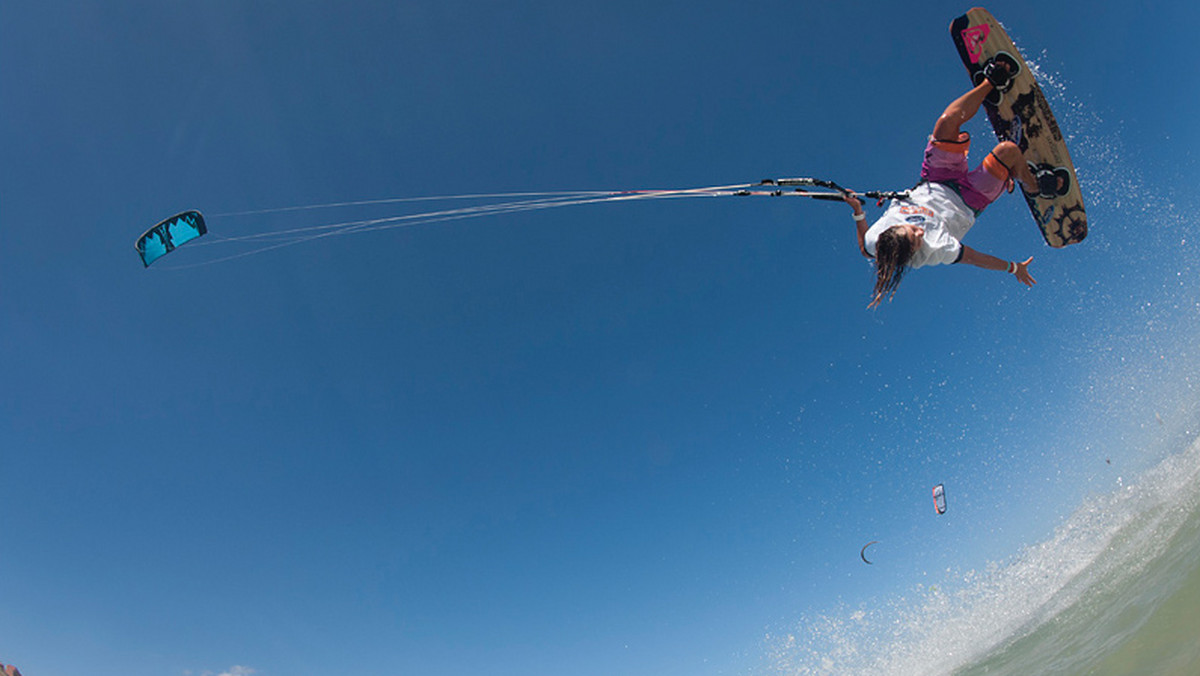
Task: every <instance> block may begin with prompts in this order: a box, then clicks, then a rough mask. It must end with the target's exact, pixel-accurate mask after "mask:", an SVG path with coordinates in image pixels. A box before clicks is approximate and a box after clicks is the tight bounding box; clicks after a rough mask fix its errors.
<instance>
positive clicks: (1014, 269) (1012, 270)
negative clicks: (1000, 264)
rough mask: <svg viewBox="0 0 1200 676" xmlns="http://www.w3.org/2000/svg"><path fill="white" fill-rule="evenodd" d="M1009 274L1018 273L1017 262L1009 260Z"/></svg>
mask: <svg viewBox="0 0 1200 676" xmlns="http://www.w3.org/2000/svg"><path fill="white" fill-rule="evenodd" d="M1008 274H1010V275H1015V274H1017V264H1016V263H1014V262H1013V261H1009V262H1008Z"/></svg>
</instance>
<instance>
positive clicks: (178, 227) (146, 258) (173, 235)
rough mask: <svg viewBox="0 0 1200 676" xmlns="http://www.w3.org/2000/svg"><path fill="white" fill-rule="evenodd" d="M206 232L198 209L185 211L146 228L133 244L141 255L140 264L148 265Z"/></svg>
mask: <svg viewBox="0 0 1200 676" xmlns="http://www.w3.org/2000/svg"><path fill="white" fill-rule="evenodd" d="M206 232H208V228H207V227H205V225H204V216H201V215H200V212H199V211H185V212H183V213H181V214H175V215H174V216H172V217H170V218H168V219H167V220H165V221H163V222H161V223H159V224H158V225H156V226H154V227H153V228H150V229H149V230H147V231H146V232H145V233H144V234H143V235H142V236H141V237H138V238H137V242H136V243H134V246H135V247H137V252H138V255H139V256H141V257H142V265H144V266H146V267H150V264H151V263H153V262H154V261H156V260H158V259H159V258H162V257H163V256H165V255H167V254H169V253H171V252H172V251H174V250H175V247H177V246H179V245H180V244H183V243H185V242H190V241H192V240H193V239H196V238H197V237H199V236H200V235H203V234H204V233H206Z"/></svg>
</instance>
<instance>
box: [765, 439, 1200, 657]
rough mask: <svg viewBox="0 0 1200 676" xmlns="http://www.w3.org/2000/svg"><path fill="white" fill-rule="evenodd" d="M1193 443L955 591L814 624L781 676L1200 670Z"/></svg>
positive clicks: (1199, 482) (1198, 482)
mask: <svg viewBox="0 0 1200 676" xmlns="http://www.w3.org/2000/svg"><path fill="white" fill-rule="evenodd" d="M1184 443H1185V447H1184V448H1182V449H1178V450H1177V451H1176V452H1175V453H1173V454H1171V455H1169V456H1168V457H1166V458H1165V459H1164V460H1162V461H1161V462H1160V463H1159V464H1158V465H1156V466H1154V467H1151V468H1150V469H1148V470H1146V471H1145V472H1144V473H1143V474H1142V475H1141V476H1140V477H1138V478H1137V479H1136V480H1134V481H1133V482H1130V483H1122V484H1121V485H1119V486H1117V487H1116V488H1115V489H1113V490H1112V491H1111V492H1108V493H1106V494H1102V495H1096V496H1092V497H1090V498H1088V499H1086V500H1085V501H1084V502H1083V503H1082V504H1080V505H1079V506H1078V508H1077V509H1076V510H1075V511H1074V512H1073V513H1072V514H1070V516H1069V517H1067V518H1066V519H1065V520H1064V521H1063V522H1062V523H1061V524H1060V525H1059V527H1058V528H1057V529H1055V531H1054V533H1053V535H1052V536H1051V537H1049V538H1048V539H1046V540H1044V541H1042V542H1039V543H1037V544H1035V545H1032V546H1029V547H1026V548H1024V549H1023V550H1022V551H1021V552H1019V553H1018V554H1017V555H1016V556H1015V557H1013V558H1012V559H1011V560H1009V561H1007V562H1005V563H1003V564H996V565H993V566H991V567H989V568H988V569H986V570H984V571H980V572H975V573H969V574H967V575H965V576H963V577H962V578H961V579H960V580H959V582H960V584H958V585H957V586H956V587H955V588H952V589H951V588H946V589H942V588H941V587H932V588H929V589H925V590H919V591H918V592H916V593H915V597H913V596H910V597H907V598H905V599H900V600H897V601H896V602H894V603H892V604H891V605H890V606H889V607H886V608H881V609H879V610H874V611H856V612H847V613H845V614H843V615H842V616H840V617H825V618H823V619H820V620H817V621H811V622H807V623H806V624H805V626H804V627H803V629H801V630H798V631H797V632H796V633H795V634H794V635H791V636H788V637H786V638H784V639H782V640H781V641H780V642H779V643H778V645H776V646H775V652H774V666H775V671H776V672H777V673H782V674H789V675H796V676H799V675H802V674H804V675H807V674H839V675H840V674H863V675H865V674H889V675H891V674H896V675H917V674H920V675H922V676H936V675H939V674H953V675H954V676H975V675H978V674H988V675H989V676H993V675H1005V676H1007V675H1013V676H1016V675H1029V674H1095V675H1097V676H1109V675H1113V676H1115V675H1134V674H1137V675H1153V674H1162V675H1171V676H1196V675H1197V674H1200V441H1195V440H1192V441H1187V442H1184Z"/></svg>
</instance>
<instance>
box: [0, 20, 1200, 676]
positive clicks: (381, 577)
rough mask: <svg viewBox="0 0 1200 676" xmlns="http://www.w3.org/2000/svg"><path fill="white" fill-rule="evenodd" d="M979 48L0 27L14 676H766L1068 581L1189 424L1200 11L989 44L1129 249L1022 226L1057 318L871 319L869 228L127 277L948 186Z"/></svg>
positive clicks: (751, 230)
mask: <svg viewBox="0 0 1200 676" xmlns="http://www.w3.org/2000/svg"><path fill="white" fill-rule="evenodd" d="M835 5H836V6H835ZM969 7H970V5H969V4H958V3H947V2H927V3H919V4H918V5H915V6H907V5H906V4H905V3H874V2H862V3H856V2H848V3H799V4H797V3H792V4H786V3H785V4H775V5H771V4H765V5H763V4H758V5H754V4H750V5H746V4H740V5H739V4H730V3H705V2H700V3H697V2H689V3H683V2H650V3H646V2H642V1H639V2H603V3H592V4H586V5H585V4H581V3H563V2H544V3H543V2H539V3H530V2H509V3H497V2H446V1H445V0H437V1H436V2H435V1H430V2H426V1H424V0H418V1H411V2H392V1H388V2H382V1H381V2H364V1H357V0H355V1H346V0H338V1H337V2H333V1H329V2H324V1H321V2H318V1H312V2H286V3H266V2H230V1H226V0H213V1H206V2H170V3H162V2H152V1H146V2H131V1H128V0H105V1H90V2H89V1H77V2H55V1H39V2H20V1H17V2H5V3H3V4H0V479H2V482H3V483H2V486H3V491H2V493H0V495H2V496H3V498H2V501H0V544H2V546H3V549H2V554H0V661H3V662H6V663H8V662H11V663H15V664H17V665H18V666H20V667H21V668H22V670H24V671H25V673H26V674H27V676H66V675H74V674H82V673H87V674H91V675H93V676H108V675H116V674H120V675H122V676H183V675H184V674H191V675H193V676H199V675H200V674H204V673H206V672H208V673H212V674H217V673H222V672H226V673H237V672H241V673H250V672H251V671H253V673H255V674H258V675H260V676H285V675H291V674H302V673H303V674H364V675H370V674H378V675H384V674H389V675H391V674H414V675H416V674H420V675H429V676H442V675H445V676H449V675H459V674H462V675H465V674H514V675H515V674H522V675H528V674H570V675H580V676H583V675H595V676H601V675H604V676H611V675H613V674H622V675H630V676H633V675H645V676H670V675H675V674H678V675H684V674H686V675H689V676H691V675H699V674H735V673H738V674H740V673H747V672H756V671H757V670H759V669H761V668H762V665H763V664H764V661H765V656H766V655H767V653H768V652H769V649H770V648H769V644H770V639H769V638H768V637H769V636H773V635H777V634H780V633H786V632H787V631H789V629H790V628H792V627H794V626H796V625H797V624H800V623H803V622H804V621H805V618H807V617H813V616H819V615H822V614H826V613H834V612H836V609H838V608H842V607H850V608H854V607H860V606H863V605H872V604H878V603H881V602H882V601H881V600H882V599H887V598H892V597H893V595H896V594H903V593H904V592H905V590H909V589H911V588H913V586H914V585H918V584H925V583H929V582H931V581H934V580H935V579H936V580H940V579H941V576H942V575H943V574H944V572H945V571H946V570H949V569H955V570H959V569H961V570H969V569H978V568H981V567H982V566H984V565H985V564H986V562H987V561H994V560H1000V559H1003V558H1004V557H1006V556H1009V555H1011V554H1012V553H1013V552H1015V551H1016V550H1017V549H1018V548H1019V547H1020V546H1021V545H1022V544H1028V543H1030V542H1034V541H1036V540H1037V539H1039V538H1041V537H1043V536H1044V535H1045V533H1047V532H1048V531H1049V529H1050V528H1052V527H1053V525H1054V524H1055V522H1056V520H1057V519H1058V518H1059V517H1060V516H1061V515H1062V514H1063V513H1064V512H1065V511H1067V510H1069V509H1070V508H1072V507H1073V506H1074V505H1075V504H1077V502H1078V499H1079V497H1080V496H1082V495H1084V494H1086V493H1087V492H1089V491H1094V490H1101V489H1104V488H1106V487H1108V486H1110V485H1111V484H1112V483H1113V482H1114V481H1116V480H1117V477H1118V476H1119V475H1121V474H1122V473H1126V474H1127V473H1128V472H1131V471H1135V470H1136V469H1137V468H1139V467H1144V466H1146V464H1147V463H1148V462H1149V459H1148V458H1146V457H1144V454H1140V453H1139V449H1141V448H1143V447H1144V445H1143V444H1142V443H1141V442H1142V440H1143V439H1144V438H1145V437H1147V435H1152V434H1159V433H1161V432H1160V430H1159V427H1160V426H1156V425H1155V423H1154V421H1155V419H1156V414H1158V418H1159V419H1160V420H1162V425H1161V426H1165V429H1167V430H1171V429H1174V428H1173V427H1172V425H1177V424H1178V425H1183V424H1184V423H1183V422H1178V418H1179V417H1180V416H1177V415H1172V413H1173V411H1176V409H1178V408H1179V407H1180V406H1182V405H1183V404H1181V403H1179V402H1180V401H1181V399H1180V398H1179V396H1178V392H1177V390H1179V389H1180V388H1184V387H1185V385H1187V384H1188V383H1190V382H1195V381H1194V376H1195V374H1196V370H1195V369H1194V366H1193V362H1192V361H1189V360H1190V359H1191V357H1190V355H1191V352H1192V346H1193V345H1194V344H1195V342H1194V337H1195V335H1196V334H1195V333H1194V326H1195V324H1196V314H1197V302H1196V292H1197V288H1196V287H1197V276H1196V273H1197V270H1196V266H1195V264H1194V263H1193V262H1192V261H1191V258H1192V257H1193V255H1192V253H1191V252H1192V251H1194V249H1195V240H1196V238H1195V237H1194V236H1193V235H1192V234H1191V227H1190V226H1191V224H1192V223H1193V220H1192V219H1191V217H1190V215H1188V214H1190V213H1191V212H1192V210H1193V208H1194V206H1195V203H1196V200H1195V197H1194V194H1193V192H1192V191H1193V188H1194V186H1195V184H1196V180H1195V179H1196V178H1197V166H1196V156H1195V152H1194V149H1195V148H1196V147H1198V146H1200V138H1198V129H1200V126H1198V125H1197V124H1196V123H1195V121H1194V110H1195V104H1196V103H1197V91H1198V90H1197V88H1196V86H1195V83H1196V82H1197V81H1200V73H1198V72H1197V70H1198V67H1197V63H1198V61H1197V59H1196V58H1194V54H1193V53H1192V52H1193V50H1192V49H1191V47H1190V45H1191V44H1192V43H1193V42H1194V39H1193V38H1194V36H1193V35H1192V31H1193V30H1194V26H1195V25H1197V22H1198V20H1200V16H1198V14H1200V12H1198V11H1197V10H1196V9H1195V8H1194V7H1193V6H1192V5H1190V4H1188V3H1158V4H1154V3H1152V4H1151V5H1150V6H1149V7H1148V8H1146V9H1140V10H1136V11H1135V10H1131V9H1129V8H1128V7H1127V4H1126V3H1116V2H1102V3H1049V4H1047V3H1043V2H1017V3H1011V4H1010V5H1008V6H1005V7H1002V8H1000V7H996V8H993V9H994V11H995V12H996V14H997V16H998V18H999V19H1000V20H1001V21H1003V22H1004V23H1005V24H1006V26H1007V27H1008V29H1009V32H1010V34H1012V35H1013V37H1014V38H1015V39H1016V40H1017V42H1018V45H1019V46H1020V47H1021V48H1022V49H1023V50H1024V52H1025V54H1026V56H1027V57H1029V58H1030V59H1031V60H1033V61H1035V62H1036V63H1037V65H1038V68H1039V70H1040V71H1041V72H1042V73H1043V75H1044V78H1043V81H1044V84H1045V88H1046V90H1047V93H1048V94H1049V95H1050V97H1051V101H1052V104H1053V105H1054V106H1055V108H1056V112H1057V113H1058V117H1059V121H1060V123H1061V125H1062V126H1063V128H1064V130H1066V132H1067V133H1068V135H1069V136H1070V137H1071V139H1072V141H1071V142H1072V151H1073V154H1074V159H1075V162H1076V165H1077V166H1078V168H1079V172H1080V175H1081V179H1082V182H1083V184H1084V187H1085V199H1086V201H1087V204H1088V207H1089V212H1090V215H1091V218H1090V220H1091V225H1092V234H1091V235H1090V236H1089V238H1088V240H1087V241H1086V242H1085V243H1083V244H1081V245H1079V246H1075V247H1071V248H1069V249H1066V250H1062V251H1058V250H1051V249H1049V248H1047V247H1046V246H1045V245H1044V243H1043V242H1042V239H1041V236H1040V234H1039V233H1038V232H1037V230H1036V228H1035V227H1034V225H1033V223H1032V222H1031V220H1030V218H1029V214H1028V211H1027V210H1026V207H1025V206H1024V203H1023V202H1022V201H1021V200H1020V199H1019V198H1018V197H1016V196H1012V197H1006V198H1004V199H1002V200H1001V202H1000V203H998V204H997V205H995V206H994V207H993V208H992V209H991V210H989V212H988V213H987V214H985V215H984V217H983V218H982V219H981V221H980V223H979V224H978V225H977V226H976V228H975V229H974V230H972V232H971V233H970V236H969V238H968V240H967V241H968V243H969V244H970V245H972V246H973V247H975V248H977V249H980V250H983V251H986V252H989V253H993V254H995V255H997V256H1000V257H1002V258H1008V259H1024V257H1026V256H1029V255H1033V256H1034V257H1035V260H1034V264H1033V267H1032V269H1031V270H1032V273H1033V274H1034V276H1035V277H1036V278H1037V279H1038V281H1039V282H1040V283H1039V285H1038V286H1037V287H1036V288H1034V289H1032V290H1029V289H1026V288H1024V287H1023V286H1021V285H1020V284H1018V283H1017V282H1016V281H1015V280H1013V279H1012V278H1011V277H1008V276H1005V275H1000V274H996V273H988V272H985V271H981V270H978V269H974V268H943V269H935V270H930V271H924V270H923V271H920V272H918V273H915V274H913V275H911V276H910V277H909V278H908V279H907V280H906V281H905V282H904V284H903V286H902V287H901V290H900V292H899V294H898V296H897V297H896V299H895V301H894V302H892V303H890V304H887V305H884V306H883V307H881V308H879V309H878V310H875V311H868V310H866V309H865V306H866V303H867V302H868V300H869V291H870V288H871V282H872V273H871V269H870V267H869V264H868V263H866V262H864V261H863V260H862V259H861V257H860V256H859V255H858V253H857V249H856V246H855V241H854V234H853V232H854V228H853V222H852V221H851V219H850V216H849V209H848V208H847V207H845V206H844V205H840V204H827V203H819V202H812V201H807V200H801V199H766V198H764V199H735V198H727V199H711V200H678V201H659V202H641V203H625V204H603V205H596V206H584V207H572V208H565V209H560V210H549V211H542V212H535V213H527V214H517V215H509V216H497V217H492V218H485V219H477V220H466V221H457V222H452V223H447V224H431V225H423V226H415V227H410V228H399V229H393V230H387V231H383V232H376V233H370V234H362V235H350V236H344V237H334V238H328V239H323V240H320V241H316V242H312V243H308V244H302V245H298V246H293V247H288V248H283V249H279V250H275V251H270V252H265V253H262V254H259V255H255V256H250V257H246V258H240V259H237V260H233V261H229V262H223V263H216V264H212V265H201V266H198V267H187V268H181V267H180V266H184V265H188V264H192V263H198V262H205V261H210V260H213V259H214V258H216V257H219V256H221V255H224V254H225V253H228V252H230V251H233V250H230V249H221V248H220V247H217V246H212V247H207V248H206V247H199V246H197V247H194V248H191V249H188V250H185V249H180V250H179V251H177V252H175V253H174V254H172V255H171V257H169V258H167V259H163V260H162V261H161V262H160V264H156V266H155V267H154V268H151V269H149V270H146V269H143V268H142V265H141V263H140V261H139V260H138V259H137V256H136V254H135V253H134V251H133V246H132V245H133V240H134V239H135V237H136V236H137V235H139V234H140V233H141V232H142V231H144V230H145V229H146V228H148V227H149V226H150V225H153V224H154V223H155V222H157V221H158V220H160V219H162V218H165V217H166V216H168V215H171V214H173V213H176V212H178V211H181V210H183V209H188V208H197V209H200V210H202V211H204V212H205V213H206V214H208V215H209V216H210V229H211V237H212V239H216V238H218V237H223V236H239V235H245V234H253V233H258V232H265V231H270V230H275V229H282V228H288V227H298V226H304V225H310V224H313V223H321V222H327V223H328V222H336V221H337V220H344V219H347V218H353V217H357V216H359V215H360V214H361V213H369V214H371V215H396V214H402V213H405V210H406V209H410V206H409V205H391V206H388V207H385V208H381V209H375V210H373V211H370V212H359V211H351V210H339V211H337V212H334V213H324V212H321V213H313V212H304V213H295V212H285V213H274V214H262V215H252V216H238V217H234V216H220V214H228V213H232V212H240V211H245V210H255V209H270V208H277V207H287V206H294V205H310V204H324V203H331V202H344V201H353V200H372V199H381V198H394V197H417V196H429V195H450V194H464V193H481V192H487V193H493V192H516V191H541V190H581V189H583V190H587V189H600V190H621V189H645V188H684V187H693V186H704V185H720V184H729V183H741V182H749V181H755V180H758V179H760V178H765V177H779V176H796V175H800V176H804V175H812V176H819V177H823V178H829V179H833V180H836V181H838V182H840V183H842V184H844V185H847V186H851V187H856V188H859V189H902V188H906V187H908V186H910V185H911V184H912V183H913V182H914V181H915V179H916V173H917V170H918V165H919V162H920V157H921V150H922V148H923V145H924V142H925V137H926V135H927V134H928V133H929V131H930V129H931V128H932V124H933V121H934V120H935V119H936V117H937V115H938V114H939V113H940V112H941V110H942V108H943V107H944V106H945V104H946V103H948V102H949V101H950V100H951V99H952V98H954V97H955V96H957V95H958V94H959V93H961V92H962V91H963V90H965V88H966V87H967V85H968V80H967V77H966V73H965V70H964V69H963V67H962V66H961V64H960V63H959V61H958V57H957V55H956V53H955V51H954V47H953V45H952V43H951V41H950V37H949V32H948V25H949V23H950V21H951V20H952V19H953V18H954V17H955V16H958V15H959V14H961V13H962V12H964V11H965V10H967V9H969ZM981 118H982V115H981ZM970 129H971V130H972V131H973V133H974V134H975V137H976V148H975V154H974V155H973V160H974V161H978V160H979V159H980V158H982V155H983V153H984V152H986V149H987V148H988V147H990V145H991V144H992V142H993V139H992V137H991V134H990V130H989V129H988V128H987V127H986V124H985V123H984V122H983V121H982V119H981V120H980V121H978V122H976V123H974V124H973V125H972V126H971V127H970ZM435 206H436V205H435ZM424 208H426V205H415V206H412V207H411V209H413V210H418V209H424ZM429 208H432V206H431V207H429ZM869 211H870V213H871V214H872V215H876V214H878V213H879V210H878V209H876V208H874V206H873V205H872V206H871V207H870V209H869ZM322 219H324V220H322ZM1172 407H1175V408H1172ZM1106 460H1108V461H1110V462H1111V464H1109V462H1106ZM939 482H944V483H945V484H946V487H947V488H946V490H947V495H948V498H949V503H950V511H949V512H948V513H947V514H946V515H945V516H943V517H938V516H937V515H936V514H934V511H933V509H932V505H931V503H930V499H929V491H930V487H931V486H932V485H934V484H936V483H939ZM870 540H878V541H880V542H879V544H878V545H875V547H874V548H873V550H872V551H873V552H874V554H875V561H876V562H875V565H873V566H870V567H868V566H866V565H864V564H863V563H862V562H861V561H860V560H859V558H858V554H859V548H860V547H861V546H862V545H863V544H865V543H866V542H867V541H870ZM235 667H236V668H235Z"/></svg>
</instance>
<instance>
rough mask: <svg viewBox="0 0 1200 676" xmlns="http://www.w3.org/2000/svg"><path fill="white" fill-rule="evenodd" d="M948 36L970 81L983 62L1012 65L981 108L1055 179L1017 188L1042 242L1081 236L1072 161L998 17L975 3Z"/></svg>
mask: <svg viewBox="0 0 1200 676" xmlns="http://www.w3.org/2000/svg"><path fill="white" fill-rule="evenodd" d="M950 36H951V37H952V38H953V39H954V46H955V47H956V48H958V55H959V57H960V58H962V62H963V65H964V66H966V67H967V72H968V73H969V74H970V76H971V81H972V82H973V83H975V84H978V83H980V82H982V81H983V68H984V66H986V65H987V64H988V63H990V62H991V61H994V60H996V61H1006V62H1008V64H1009V68H1010V71H1015V73H1016V74H1015V75H1014V76H1013V77H1012V81H1011V85H1010V86H1009V87H1007V88H1006V89H1005V91H999V90H996V91H993V92H992V94H991V96H989V97H988V100H987V101H985V102H984V110H986V111H987V116H988V119H989V120H990V121H991V123H992V129H994V130H995V131H996V136H997V137H998V138H999V139H1000V140H1002V141H1012V142H1013V143H1016V144H1017V145H1018V146H1020V147H1021V150H1022V151H1024V153H1025V159H1026V160H1027V161H1028V163H1029V167H1030V169H1031V170H1032V171H1033V172H1034V173H1035V174H1038V173H1042V174H1046V173H1051V174H1053V175H1054V177H1055V179H1056V180H1055V183H1056V189H1055V190H1053V191H1048V192H1047V193H1044V194H1036V195H1031V194H1029V193H1026V192H1024V190H1022V193H1023V194H1024V195H1025V202H1026V203H1027V204H1028V205H1029V210H1030V212H1031V213H1032V214H1033V219H1034V221H1036V222H1037V224H1038V227H1039V228H1041V231H1042V236H1043V237H1045V238H1046V243H1047V244H1049V245H1050V246H1052V247H1056V248H1057V247H1064V246H1067V245H1068V244H1075V243H1076V242H1081V241H1083V238H1084V237H1087V227H1088V226H1087V213H1086V212H1085V211H1084V208H1083V194H1082V192H1081V191H1080V189H1079V181H1078V180H1077V179H1076V176H1075V165H1074V164H1073V163H1072V162H1071V155H1070V154H1069V153H1068V152H1067V144H1066V141H1065V140H1064V139H1063V135H1062V132H1061V131H1060V130H1059V128H1058V122H1057V121H1055V119H1054V113H1052V112H1051V111H1050V105H1049V104H1048V103H1047V102H1046V97H1045V95H1043V94H1042V89H1041V87H1039V86H1038V83H1037V80H1036V79H1034V76H1033V72H1032V71H1030V69H1029V66H1028V65H1027V64H1026V63H1025V59H1024V58H1022V56H1021V53H1020V52H1019V51H1018V50H1017V47H1016V45H1014V44H1013V41H1012V39H1011V38H1009V37H1008V33H1006V32H1005V30H1004V27H1003V26H1001V25H1000V22H999V21H996V19H995V18H994V17H992V15H991V14H990V13H988V11H987V10H986V9H982V8H979V7H976V8H975V9H972V10H971V11H969V12H967V13H966V14H965V15H963V16H960V17H958V18H957V19H955V20H954V21H953V22H952V23H951V24H950ZM1018 189H1020V184H1019V183H1018Z"/></svg>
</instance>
